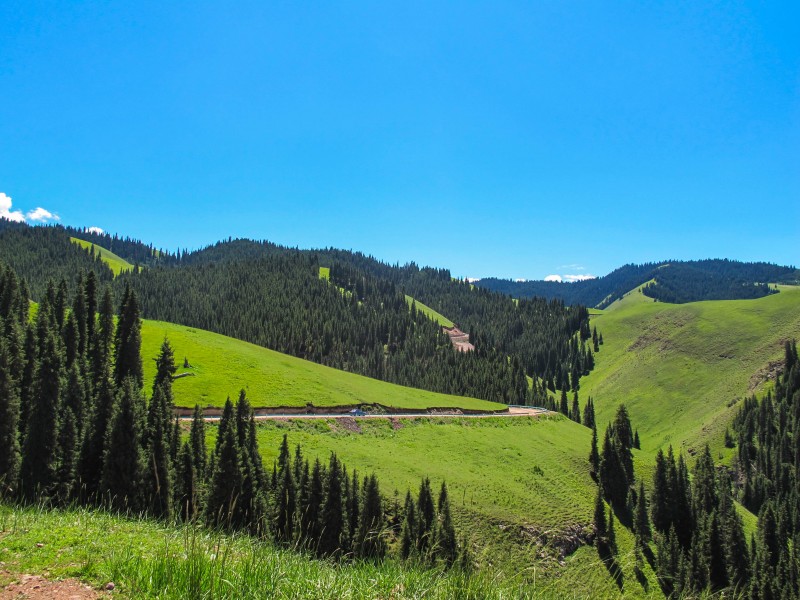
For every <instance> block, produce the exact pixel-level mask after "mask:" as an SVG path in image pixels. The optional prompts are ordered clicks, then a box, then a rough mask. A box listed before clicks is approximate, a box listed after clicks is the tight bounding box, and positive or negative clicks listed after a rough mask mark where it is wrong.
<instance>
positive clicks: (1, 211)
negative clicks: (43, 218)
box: [0, 192, 25, 223]
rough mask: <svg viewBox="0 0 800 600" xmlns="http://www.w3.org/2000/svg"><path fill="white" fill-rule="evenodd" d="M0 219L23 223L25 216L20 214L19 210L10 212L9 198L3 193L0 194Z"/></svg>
mask: <svg viewBox="0 0 800 600" xmlns="http://www.w3.org/2000/svg"><path fill="white" fill-rule="evenodd" d="M0 218H3V219H8V220H9V221H16V222H17V223H24V222H25V215H23V214H22V211H21V210H11V196H9V195H7V194H5V193H4V192H0Z"/></svg>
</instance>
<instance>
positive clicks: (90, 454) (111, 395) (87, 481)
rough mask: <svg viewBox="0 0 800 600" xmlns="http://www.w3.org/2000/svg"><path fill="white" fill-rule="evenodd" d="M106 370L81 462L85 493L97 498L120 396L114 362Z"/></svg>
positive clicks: (99, 384) (98, 386) (100, 375)
mask: <svg viewBox="0 0 800 600" xmlns="http://www.w3.org/2000/svg"><path fill="white" fill-rule="evenodd" d="M103 369H104V370H103V371H102V372H101V373H98V374H97V375H96V394H97V397H96V399H95V402H94V406H93V408H92V409H91V411H90V413H89V418H88V419H87V425H86V432H85V433H84V435H83V440H82V444H81V456H80V459H79V462H78V472H79V474H80V486H81V493H82V494H83V495H85V496H86V497H87V498H92V497H94V496H95V494H97V492H98V491H99V490H100V479H101V476H102V473H103V462H104V449H105V444H106V437H107V434H108V429H109V425H110V423H111V418H112V415H113V412H114V404H115V399H116V388H115V386H114V382H113V380H112V378H111V373H110V370H109V369H110V365H108V364H105V365H104V366H103Z"/></svg>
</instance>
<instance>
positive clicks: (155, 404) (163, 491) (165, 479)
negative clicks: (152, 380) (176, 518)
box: [142, 386, 174, 519]
mask: <svg viewBox="0 0 800 600" xmlns="http://www.w3.org/2000/svg"><path fill="white" fill-rule="evenodd" d="M171 425H172V423H171V420H170V417H169V414H168V413H167V405H166V398H165V396H164V391H163V388H162V387H161V386H156V387H155V389H154V391H153V397H152V399H151V400H150V406H149V408H148V414H147V430H146V439H147V443H146V447H145V449H144V450H145V456H144V477H143V482H142V483H143V486H144V488H143V489H144V495H145V498H146V502H147V505H146V508H147V511H148V512H149V513H150V514H151V515H153V516H154V517H157V518H164V519H168V518H169V517H170V516H171V514H172V498H173V494H174V490H173V481H172V478H173V474H172V459H171V456H170V449H169V437H168V436H170V435H171Z"/></svg>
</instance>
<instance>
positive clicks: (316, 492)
mask: <svg viewBox="0 0 800 600" xmlns="http://www.w3.org/2000/svg"><path fill="white" fill-rule="evenodd" d="M324 497H325V496H324V490H323V482H322V465H321V464H320V462H319V459H316V460H315V461H314V468H313V470H312V472H311V478H310V481H309V486H308V501H307V503H306V504H305V506H303V507H302V508H301V513H300V539H301V541H302V542H303V543H305V544H306V545H308V546H309V547H311V548H312V549H314V550H317V548H316V545H317V541H318V540H319V538H320V533H321V531H322V523H321V514H322V502H323V500H324Z"/></svg>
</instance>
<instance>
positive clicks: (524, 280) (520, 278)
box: [514, 277, 528, 283]
mask: <svg viewBox="0 0 800 600" xmlns="http://www.w3.org/2000/svg"><path fill="white" fill-rule="evenodd" d="M514 281H516V282H517V283H525V282H526V281H528V280H527V279H525V278H524V277H519V278H517V279H515V280H514Z"/></svg>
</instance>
